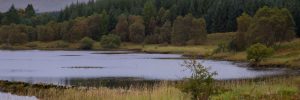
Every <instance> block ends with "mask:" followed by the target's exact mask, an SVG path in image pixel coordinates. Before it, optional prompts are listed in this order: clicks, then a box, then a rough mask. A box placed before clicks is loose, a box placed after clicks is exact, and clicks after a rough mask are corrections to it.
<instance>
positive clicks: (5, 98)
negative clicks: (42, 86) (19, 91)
mask: <svg viewBox="0 0 300 100" xmlns="http://www.w3.org/2000/svg"><path fill="white" fill-rule="evenodd" d="M0 99H1V100H38V99H37V98H36V97H33V96H17V95H13V94H10V93H2V92H0Z"/></svg>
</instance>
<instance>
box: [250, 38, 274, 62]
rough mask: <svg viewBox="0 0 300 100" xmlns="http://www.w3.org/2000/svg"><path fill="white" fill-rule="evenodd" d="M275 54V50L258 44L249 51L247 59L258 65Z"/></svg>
mask: <svg viewBox="0 0 300 100" xmlns="http://www.w3.org/2000/svg"><path fill="white" fill-rule="evenodd" d="M273 52H274V49H273V48H268V47H267V46H265V45H263V44H260V43H257V44H254V45H252V46H250V47H249V48H248V49H247V59H248V60H250V61H254V62H256V63H257V62H260V61H261V60H263V59H265V58H267V57H269V56H271V55H272V54H273Z"/></svg>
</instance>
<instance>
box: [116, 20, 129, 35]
mask: <svg viewBox="0 0 300 100" xmlns="http://www.w3.org/2000/svg"><path fill="white" fill-rule="evenodd" d="M128 28H129V23H128V20H127V16H126V15H124V14H122V15H120V16H119V18H118V23H117V25H116V33H117V34H118V35H119V36H120V37H121V40H122V41H129V29H128Z"/></svg>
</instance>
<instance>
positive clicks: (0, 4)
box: [0, 0, 89, 12]
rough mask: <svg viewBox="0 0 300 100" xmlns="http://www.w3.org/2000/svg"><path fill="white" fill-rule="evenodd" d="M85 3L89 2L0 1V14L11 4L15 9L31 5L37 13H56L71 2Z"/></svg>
mask: <svg viewBox="0 0 300 100" xmlns="http://www.w3.org/2000/svg"><path fill="white" fill-rule="evenodd" d="M77 1H79V2H85V1H89V0H0V12H6V11H7V10H8V9H9V8H10V6H11V5H12V4H14V5H15V7H17V8H25V7H26V6H27V5H28V4H33V6H34V8H35V9H36V10H37V11H38V12H49V11H58V10H60V9H63V8H64V7H65V6H66V5H69V4H71V3H72V2H74V3H76V2H77Z"/></svg>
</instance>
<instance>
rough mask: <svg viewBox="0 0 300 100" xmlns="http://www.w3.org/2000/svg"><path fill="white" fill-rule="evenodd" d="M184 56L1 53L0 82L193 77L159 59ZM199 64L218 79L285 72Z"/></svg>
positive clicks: (174, 61) (206, 62) (219, 63)
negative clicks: (213, 72)
mask: <svg viewBox="0 0 300 100" xmlns="http://www.w3.org/2000/svg"><path fill="white" fill-rule="evenodd" d="M114 52H116V54H114ZM180 57H181V55H178V54H146V53H133V52H126V51H39V50H28V51H0V80H9V81H22V82H28V83H50V84H58V85H70V84H72V82H76V80H80V81H86V82H89V79H93V80H95V79H103V78H104V79H109V78H130V79H136V80H180V79H183V78H185V77H188V76H190V75H191V73H190V72H189V71H185V68H184V67H182V66H181V64H182V63H183V59H159V58H180ZM199 61H200V62H202V64H203V65H204V66H209V67H211V71H216V72H217V73H218V75H217V76H215V78H216V79H238V78H255V77H262V76H267V75H275V74H281V73H284V70H280V69H268V70H252V69H249V68H247V67H245V63H233V62H229V61H213V60H199ZM85 67H86V68H85Z"/></svg>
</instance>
